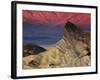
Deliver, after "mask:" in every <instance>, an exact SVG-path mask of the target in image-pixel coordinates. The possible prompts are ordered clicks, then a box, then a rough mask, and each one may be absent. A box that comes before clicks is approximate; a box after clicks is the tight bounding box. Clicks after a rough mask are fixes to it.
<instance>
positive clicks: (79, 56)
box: [23, 22, 91, 69]
mask: <svg viewBox="0 0 100 80" xmlns="http://www.w3.org/2000/svg"><path fill="white" fill-rule="evenodd" d="M90 53H91V52H90V34H89V33H88V32H84V31H82V30H81V29H80V28H79V27H77V26H76V25H74V24H72V23H71V22H67V23H66V24H65V30H64V35H63V36H62V39H61V40H59V41H58V42H57V43H56V44H55V45H54V46H53V47H51V48H49V49H48V50H47V51H45V52H41V53H40V54H38V55H30V56H27V57H24V58H23V69H27V66H29V67H30V69H31V68H53V67H54V68H56V67H79V66H90V65H91V57H90ZM25 66H26V67H25ZM29 67H28V68H29Z"/></svg>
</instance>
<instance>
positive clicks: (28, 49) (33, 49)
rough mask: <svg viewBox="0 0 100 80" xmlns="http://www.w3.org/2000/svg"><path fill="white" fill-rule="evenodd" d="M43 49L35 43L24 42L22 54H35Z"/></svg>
mask: <svg viewBox="0 0 100 80" xmlns="http://www.w3.org/2000/svg"><path fill="white" fill-rule="evenodd" d="M43 51H46V49H45V48H42V47H40V46H38V45H36V44H26V45H24V46H23V56H24V57H25V56H29V55H36V54H39V53H40V52H43Z"/></svg>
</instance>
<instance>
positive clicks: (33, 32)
mask: <svg viewBox="0 0 100 80" xmlns="http://www.w3.org/2000/svg"><path fill="white" fill-rule="evenodd" d="M90 18H91V15H90V14H89V13H69V12H44V11H29V10H23V41H24V44H26V43H33V44H37V45H41V46H43V47H48V46H50V45H52V44H54V43H56V42H57V41H59V39H61V37H62V36H63V32H64V25H65V23H66V22H67V21H70V22H72V23H73V24H75V25H77V26H80V27H81V28H82V29H84V30H87V31H89V30H90V23H91V22H90V20H91V19H90Z"/></svg>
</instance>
